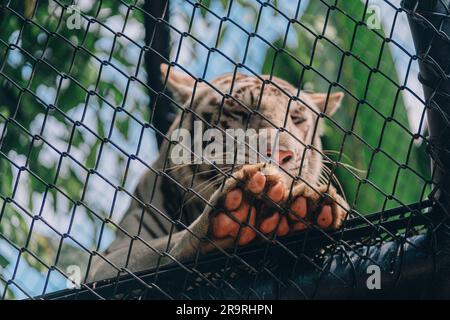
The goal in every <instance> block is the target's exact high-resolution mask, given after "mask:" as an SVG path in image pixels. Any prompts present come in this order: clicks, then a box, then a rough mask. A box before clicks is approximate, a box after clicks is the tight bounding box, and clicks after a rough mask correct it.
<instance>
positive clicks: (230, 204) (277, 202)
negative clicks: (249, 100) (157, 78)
mask: <svg viewBox="0 0 450 320" xmlns="http://www.w3.org/2000/svg"><path fill="white" fill-rule="evenodd" d="M217 204H218V207H219V208H221V209H219V210H217V211H216V212H215V213H213V214H212V216H211V217H210V226H209V232H208V234H209V235H210V238H212V239H213V240H219V242H223V240H226V239H230V240H233V241H237V243H238V244H239V245H245V244H248V243H250V242H251V241H253V240H254V239H255V238H257V232H260V233H261V234H263V235H266V236H273V235H276V236H279V237H282V236H285V235H287V234H289V233H291V232H296V231H300V230H304V229H306V228H307V227H308V225H310V224H315V225H316V226H317V227H319V228H321V229H325V230H333V229H338V228H339V227H340V226H341V225H342V222H343V221H344V220H345V218H346V215H347V209H348V205H347V204H346V202H345V201H344V200H343V199H342V198H341V197H340V196H339V195H338V194H337V192H336V190H335V189H334V188H333V187H332V186H326V185H324V186H320V187H318V188H316V189H312V188H310V187H309V186H307V185H306V184H304V183H299V184H297V185H296V186H295V187H294V188H293V191H292V193H291V194H290V195H289V186H286V185H285V183H284V180H283V179H282V175H281V173H280V171H279V170H278V169H277V168H276V167H275V166H271V165H262V164H260V165H246V166H243V167H242V169H240V170H239V171H238V172H236V174H234V177H233V178H230V179H229V180H228V181H227V183H226V185H225V190H224V191H223V192H222V194H221V196H220V197H219V199H218V202H217Z"/></svg>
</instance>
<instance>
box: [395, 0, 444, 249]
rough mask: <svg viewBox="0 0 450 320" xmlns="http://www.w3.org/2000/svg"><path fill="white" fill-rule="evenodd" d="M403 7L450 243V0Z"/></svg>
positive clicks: (438, 210) (440, 222)
mask: <svg viewBox="0 0 450 320" xmlns="http://www.w3.org/2000/svg"><path fill="white" fill-rule="evenodd" d="M403 8H404V9H405V10H406V11H407V12H408V18H409V24H410V27H411V32H412V36H413V39H414V44H415V47H416V51H417V56H418V58H419V67H420V75H419V79H420V81H421V82H422V84H423V88H424V93H425V99H426V103H427V117H428V126H429V141H430V149H429V153H430V156H431V159H432V168H433V170H432V171H433V182H434V184H435V187H436V192H435V195H434V198H435V200H436V202H435V203H436V204H435V206H434V208H433V213H434V215H435V217H434V219H435V224H436V226H438V232H437V236H438V238H439V239H440V241H444V242H445V243H447V242H450V220H449V219H448V218H449V217H450V216H449V208H450V170H449V168H450V11H449V10H450V1H448V0H438V1H436V0H435V1H430V0H406V1H404V2H403Z"/></svg>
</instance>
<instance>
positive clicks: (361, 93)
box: [0, 0, 450, 299]
mask: <svg viewBox="0 0 450 320" xmlns="http://www.w3.org/2000/svg"><path fill="white" fill-rule="evenodd" d="M449 10H450V2H449V1H444V0H437V1H427V2H426V3H425V1H418V0H411V1H405V2H404V3H402V4H400V2H399V1H387V0H384V1H381V0H379V1H361V0H352V1H342V0H321V1H304V0H303V1H302V0H299V1H283V0H281V1H260V0H254V1H242V0H227V1H190V0H185V1H181V0H180V1H164V0H157V1H150V0H147V1H137V0H136V1H131V0H123V1H96V2H91V1H81V0H79V1H56V0H55V1H53V0H50V1H44V0H27V1H2V2H1V3H0V96H1V100H0V172H1V173H0V176H1V181H0V266H1V267H0V292H1V296H2V298H3V299H13V298H16V299H17V298H44V299H132V298H133V299H144V298H145V299H180V298H181V299H198V298H202V299H219V298H222V299H223V298H239V299H249V298H251V299H267V298H271V299H275V298H278V299H280V298H281V299H284V298H291V299H292V298H336V297H338V298H345V297H347V298H361V297H383V298H387V297H388V298H400V297H415V298H417V297H429V296H435V295H438V293H437V292H439V294H442V292H444V291H445V290H446V289H445V284H446V283H447V280H446V278H445V276H442V275H441V273H440V271H441V270H445V268H446V266H447V258H446V257H447V255H446V252H447V251H446V249H445V248H446V247H445V244H446V243H447V239H448V232H447V230H448V228H447V216H448V210H447V209H448V197H449V193H448V192H449V190H450V189H449V187H448V181H450V180H449V179H448V178H449V177H448V173H447V168H448V165H450V164H449V163H448V162H449V161H448V159H449V157H448V141H449V140H448V139H447V138H448V135H449V133H448V128H449V125H448V115H447V113H448V111H447V110H446V108H447V107H448V105H449V100H450V98H449V97H450V92H449V91H450V80H449V72H450V65H449V57H450V56H449V53H448V52H449V50H448V49H449V48H450V40H449V34H450V30H449V28H450V27H449V25H450V23H449V17H450V12H449ZM408 20H409V24H408ZM410 26H411V30H410ZM413 38H414V44H415V46H416V48H414V47H413V42H412V40H413ZM416 52H417V53H416ZM161 66H162V67H161ZM419 72H420V76H419ZM224 74H227V76H223V75H224ZM262 74H264V75H266V76H261V75H262ZM217 77H219V78H217ZM280 79H283V80H280ZM248 83H251V85H252V86H253V87H251V88H250V89H248V87H247V85H248ZM244 84H245V86H244ZM422 84H423V87H424V89H425V90H424V91H423V89H422ZM239 89H241V92H239ZM245 90H248V91H246V93H245V95H244V94H243V93H242V92H244V91H245ZM319 92H321V93H323V94H322V95H320V96H318V95H314V94H315V93H319ZM339 92H341V93H343V95H341V94H340V93H339ZM422 92H424V93H425V95H423V94H422ZM266 95H268V96H266ZM338 96H339V97H340V98H342V96H344V98H343V100H342V102H341V103H340V104H341V106H340V108H339V109H337V111H335V112H334V114H331V112H330V108H333V100H334V98H335V97H338ZM211 97H213V98H211ZM319 97H320V98H321V99H322V100H320V99H319V100H314V98H317V99H318V98H319ZM208 99H212V100H208ZM249 99H250V100H249ZM267 99H269V100H267ZM270 99H272V100H270ZM273 99H274V100H273ZM205 101H206V102H205ZM267 101H269V102H270V103H268V102H267ZM321 104H322V105H323V106H322V109H321V107H320V105H321ZM337 104H339V103H336V105H337ZM230 106H231V107H233V108H234V109H233V111H230V110H231V109H230ZM291 106H293V107H291ZM295 106H299V108H300V109H299V110H303V114H293V112H294V111H292V110H293V109H295ZM212 109H214V112H209V111H211V110H212ZM274 110H275V111H274ZM280 110H281V111H280ZM276 112H278V113H280V112H281V113H282V114H280V117H281V118H282V119H283V121H281V122H277V121H275V120H274V119H275V118H274V115H273V114H274V113H276ZM305 117H306V118H305ZM427 117H428V121H427ZM308 121H309V122H308ZM195 123H200V124H201V125H202V126H203V127H202V129H201V132H200V134H201V135H200V140H201V139H202V136H203V133H204V132H205V131H206V129H217V130H218V132H220V133H221V134H225V136H226V135H227V132H226V129H229V128H233V129H236V128H240V129H249V128H256V129H262V128H264V129H272V130H274V131H272V132H273V134H274V137H275V140H277V139H278V140H279V142H280V144H282V145H283V143H285V144H286V145H289V144H287V142H285V140H286V141H287V140H289V141H291V142H290V143H291V145H289V146H291V149H289V148H288V149H289V150H282V149H280V150H279V151H277V152H276V150H275V149H273V150H272V151H270V150H268V152H267V153H265V154H262V156H263V157H265V158H264V159H265V160H267V161H269V160H271V163H270V164H269V163H266V165H265V166H264V168H267V167H269V168H273V169H274V170H276V172H277V173H276V174H274V176H277V175H282V176H283V177H284V178H283V179H287V180H286V181H291V183H290V184H289V183H288V184H285V185H284V186H285V189H283V190H284V193H283V195H284V198H283V200H280V201H276V200H274V197H273V196H271V193H270V192H271V191H272V190H273V189H275V186H276V183H277V181H276V180H275V182H273V184H270V185H269V182H267V184H266V185H265V189H264V191H263V192H262V191H261V192H262V193H263V195H259V193H261V192H256V193H257V194H258V195H255V192H253V191H252V190H253V189H252V188H251V186H249V183H250V182H248V181H250V180H251V179H252V177H254V176H256V174H255V175H253V173H252V176H251V177H247V176H245V175H244V177H243V176H240V175H239V172H242V170H243V168H245V167H246V166H248V165H239V164H236V157H237V151H235V149H233V150H234V151H233V152H232V157H231V159H232V162H233V163H231V164H224V163H221V162H220V161H218V158H217V155H216V156H214V157H207V156H205V155H201V154H200V155H199V154H198V152H197V149H195V146H194V144H195V141H194V140H195V133H194V132H193V131H194V127H195ZM230 123H232V124H234V125H231V124H230ZM172 124H173V125H172ZM288 124H289V125H288ZM306 124H309V126H308V127H307V128H306V127H305V125H306ZM171 125H172V127H171ZM169 128H170V129H169ZM299 128H300V129H299ZM176 129H187V131H188V132H189V133H191V134H193V135H194V139H193V141H192V143H191V142H189V143H186V142H185V141H184V140H183V141H182V142H181V143H180V141H176V140H177V139H176V137H177V136H176V135H174V132H175V131H176ZM291 129H293V130H294V132H290V130H291ZM295 130H299V131H295ZM178 132H180V131H178ZM302 134H305V136H304V137H303V136H302ZM319 136H321V142H320V141H319ZM306 137H308V139H306ZM283 139H285V140H283ZM206 140H207V141H205V140H201V146H200V147H201V148H203V149H205V147H207V146H208V145H211V144H212V142H214V139H209V140H208V139H206ZM250 140H251V139H250ZM278 140H277V141H278ZM318 141H319V142H318ZM216 142H217V141H216ZM235 142H236V141H235V140H232V144H233V146H234V145H235ZM244 145H245V146H246V147H248V148H249V150H251V149H252V144H251V141H248V140H246V141H244ZM286 145H285V146H286ZM180 146H181V147H182V148H181V149H178V150H179V151H180V152H182V153H183V152H185V151H186V150H188V153H187V158H188V159H190V160H194V162H195V160H200V161H198V163H197V162H196V163H192V162H190V163H188V164H185V163H183V164H177V163H176V162H175V161H174V159H173V154H174V153H173V150H174V149H176V148H177V147H178V148H180ZM189 147H193V148H189ZM269 149H270V148H269ZM158 150H159V151H158ZM299 150H300V151H299ZM266 151H267V150H266ZM282 151H283V152H290V154H289V155H287V156H284V155H283V156H282V153H281V152H282ZM257 153H258V155H261V154H260V153H261V152H257ZM183 154H186V153H183ZM219 155H220V156H224V155H225V154H224V153H222V154H219ZM248 156H249V155H248V153H247V154H245V157H248ZM269 158H271V159H269ZM430 158H431V159H432V165H431V166H430ZM314 159H315V160H314ZM315 163H316V164H315ZM291 164H292V165H294V169H293V170H292V167H289V165H291ZM315 165H318V166H319V167H318V169H317V168H316V169H314V170H315V171H313V168H314V166H315ZM261 170H262V169H261ZM245 172H246V171H245ZM261 172H264V171H261ZM312 172H320V174H318V176H317V177H316V176H314V174H313V173H312ZM265 174H266V173H265ZM308 174H309V176H308ZM265 177H266V178H265V179H267V181H269V180H270V179H272V178H271V177H272V171H271V173H269V174H266V175H265ZM311 177H312V178H311ZM245 179H247V180H245ZM289 179H290V180H289ZM232 181H235V182H236V181H237V182H236V185H234V184H233V186H234V187H233V188H232V189H230V188H228V187H229V185H231V184H232ZM264 181H266V180H264ZM270 181H272V180H270ZM283 181H285V180H283ZM299 184H303V185H306V188H310V189H311V190H312V191H311V194H310V195H307V193H302V194H300V196H299V195H297V194H295V192H294V190H297V189H295V187H296V186H298V185H299ZM263 186H264V184H263ZM321 186H326V188H322V187H321ZM227 188H228V189H227ZM235 190H240V191H239V195H238V196H240V197H241V198H242V199H241V200H239V201H240V202H239V204H240V205H241V206H246V208H247V209H246V210H248V212H247V211H243V209H242V210H241V209H236V208H230V207H229V206H228V205H227V204H226V201H228V199H230V197H231V196H230V197H229V196H228V195H229V194H232V192H233V191H235ZM308 190H309V189H308ZM334 190H336V191H334ZM299 198H304V199H306V200H305V201H306V202H305V203H306V207H305V209H304V214H302V212H303V211H301V210H300V211H299V210H294V209H293V208H294V207H293V206H292V205H293V203H294V202H295V201H297V199H299ZM218 199H219V200H218ZM252 207H256V211H255V212H256V213H253V212H252V210H253V209H252ZM268 208H269V209H268ZM324 208H329V209H330V210H332V211H330V213H329V215H326V210H325V209H324ZM239 210H240V211H239ZM327 210H328V209H327ZM337 212H340V213H341V214H342V216H341V218H342V219H341V220H342V221H340V220H339V222H341V223H342V224H341V223H339V224H341V225H339V226H336V227H335V228H333V227H332V226H334V224H338V223H337V221H338V218H337V217H338V214H337ZM272 214H273V215H272ZM322 214H324V215H325V217H326V218H325V220H327V217H328V218H330V219H331V222H327V221H328V220H327V221H325V222H322V221H321V219H322V218H321V217H323V215H322ZM239 215H244V217H243V218H239ZM293 215H294V216H293ZM255 216H256V217H255ZM199 217H200V218H199ZM201 217H207V224H206V229H207V231H205V230H204V228H205V227H204V226H203V229H202V226H200V227H199V225H201V223H203V222H202V221H204V220H205V219H206V218H203V220H202V218H201ZM224 217H228V219H229V220H223V219H225V218H224ZM274 217H276V223H272V225H271V226H272V227H271V230H269V231H267V230H266V229H264V228H263V224H264V223H265V222H266V221H268V220H269V219H271V218H272V219H273V218H274ZM196 219H200V220H196ZM219 219H222V220H220V221H222V222H220V221H219ZM195 221H197V224H196V222H195ZM198 221H200V222H198ZM217 221H219V222H217ZM223 221H226V222H223ZM227 223H228V225H234V226H235V227H234V229H233V230H232V231H230V232H229V233H226V234H225V235H223V236H218V234H219V233H220V232H222V233H223V232H225V231H223V230H224V229H225V225H227ZM283 223H284V224H285V226H286V228H287V229H286V230H287V231H286V232H284V231H283V232H282V231H280V230H282V228H283ZM300 225H301V228H300V227H299V226H300ZM298 229H301V230H298ZM217 230H219V231H217ZM230 230H231V229H230ZM204 231H205V232H204ZM266 231H267V232H266ZM227 232H228V231H227ZM246 236H248V237H249V238H248V239H249V240H248V241H247V240H245V241H244V240H242V239H245V237H246ZM191 243H193V244H192V245H191ZM206 248H208V249H206ZM188 252H189V254H188ZM419 275H420V276H419ZM437 283H439V285H437Z"/></svg>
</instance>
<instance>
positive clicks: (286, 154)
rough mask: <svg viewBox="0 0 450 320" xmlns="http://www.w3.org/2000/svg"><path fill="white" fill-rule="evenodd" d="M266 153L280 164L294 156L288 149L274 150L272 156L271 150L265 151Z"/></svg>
mask: <svg viewBox="0 0 450 320" xmlns="http://www.w3.org/2000/svg"><path fill="white" fill-rule="evenodd" d="M267 155H268V156H269V157H271V158H273V160H275V161H276V162H277V163H278V164H280V165H283V164H285V163H287V162H289V160H291V159H292V158H293V157H294V153H293V152H292V151H290V150H278V152H275V154H274V155H273V157H272V152H271V151H270V150H269V151H267Z"/></svg>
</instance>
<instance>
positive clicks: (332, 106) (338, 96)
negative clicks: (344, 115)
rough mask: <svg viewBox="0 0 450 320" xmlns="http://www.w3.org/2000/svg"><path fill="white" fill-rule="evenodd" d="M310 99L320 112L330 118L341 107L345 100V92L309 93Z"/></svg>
mask: <svg viewBox="0 0 450 320" xmlns="http://www.w3.org/2000/svg"><path fill="white" fill-rule="evenodd" d="M307 95H308V98H309V99H310V100H311V101H312V102H313V103H314V104H315V105H316V106H317V107H318V108H319V110H320V111H321V112H323V113H325V114H327V115H329V116H332V115H333V114H334V113H335V112H336V110H337V109H338V108H339V107H340V106H341V102H342V99H343V98H344V93H343V92H335V93H330V95H328V94H327V93H308V94H307Z"/></svg>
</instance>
